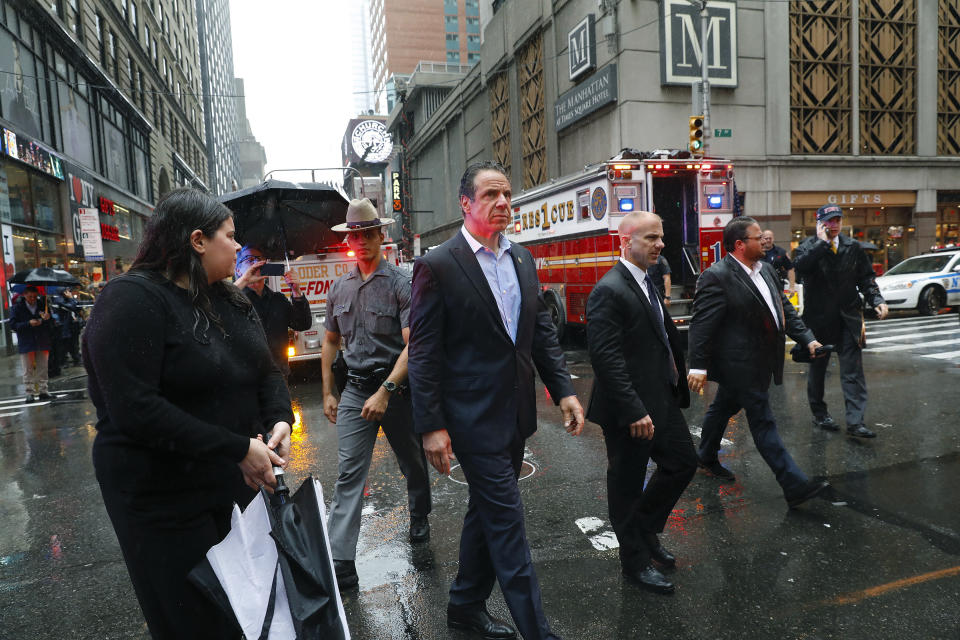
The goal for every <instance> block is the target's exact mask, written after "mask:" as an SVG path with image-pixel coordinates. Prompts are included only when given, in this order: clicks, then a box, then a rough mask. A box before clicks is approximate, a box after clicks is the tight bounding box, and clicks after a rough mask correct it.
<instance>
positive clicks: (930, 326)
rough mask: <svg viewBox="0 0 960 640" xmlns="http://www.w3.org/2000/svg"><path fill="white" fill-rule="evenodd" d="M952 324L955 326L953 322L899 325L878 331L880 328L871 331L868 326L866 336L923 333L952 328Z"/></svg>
mask: <svg viewBox="0 0 960 640" xmlns="http://www.w3.org/2000/svg"><path fill="white" fill-rule="evenodd" d="M954 324H956V323H954V322H931V323H930V324H924V325H915V324H912V325H909V326H903V325H901V326H897V327H883V328H882V329H880V328H877V329H871V328H869V325H868V327H867V335H868V336H871V335H877V336H882V335H889V334H894V333H908V332H910V331H921V332H922V331H924V330H925V329H937V328H939V327H946V326H952V325H954Z"/></svg>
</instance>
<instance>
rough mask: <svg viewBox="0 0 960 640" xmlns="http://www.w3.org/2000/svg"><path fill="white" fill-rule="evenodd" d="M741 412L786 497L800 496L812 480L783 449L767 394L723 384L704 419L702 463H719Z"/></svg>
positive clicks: (699, 453)
mask: <svg viewBox="0 0 960 640" xmlns="http://www.w3.org/2000/svg"><path fill="white" fill-rule="evenodd" d="M741 408H742V409H744V410H745V411H746V413H747V424H749V425H750V434H751V435H752V436H753V442H754V444H755V445H756V446H757V451H759V452H760V456H761V457H762V458H763V460H764V462H766V463H767V465H768V466H769V467H770V469H771V471H773V473H774V475H775V476H776V478H777V482H778V483H780V487H781V488H782V489H783V493H784V495H786V496H788V497H789V496H795V495H797V493H798V492H800V491H801V490H802V489H803V488H804V486H805V485H806V484H807V483H808V482H809V481H810V479H809V478H808V477H807V475H806V474H805V473H804V472H803V471H801V470H800V467H799V466H797V463H796V462H794V461H793V458H792V457H791V456H790V453H789V452H788V451H787V449H786V447H785V446H784V445H783V440H781V439H780V434H779V433H778V432H777V423H776V420H775V419H774V417H773V411H772V410H771V409H770V396H769V394H768V393H767V392H766V391H757V390H752V389H731V388H729V387H725V386H724V385H722V384H721V385H719V386H718V387H717V396H716V397H715V398H714V399H713V402H712V403H711V404H710V408H708V409H707V413H706V415H705V416H704V417H703V431H702V432H701V434H700V448H699V450H698V451H697V455H699V457H700V461H701V462H704V463H710V462H713V461H715V460H716V459H717V452H718V451H719V450H720V441H721V439H723V432H724V431H725V430H726V428H727V423H728V422H729V421H730V418H732V417H733V416H734V415H736V413H737V412H738V411H740V409H741Z"/></svg>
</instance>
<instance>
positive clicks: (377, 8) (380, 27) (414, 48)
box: [360, 0, 481, 113]
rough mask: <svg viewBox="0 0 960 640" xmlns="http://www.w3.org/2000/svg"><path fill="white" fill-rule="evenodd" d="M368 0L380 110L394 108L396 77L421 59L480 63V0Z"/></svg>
mask: <svg viewBox="0 0 960 640" xmlns="http://www.w3.org/2000/svg"><path fill="white" fill-rule="evenodd" d="M368 2H369V12H370V13H369V16H370V17H369V25H368V27H369V30H370V45H371V51H372V59H371V68H372V72H373V78H372V85H373V90H374V92H375V95H376V108H377V112H378V113H389V111H390V109H392V96H393V95H394V92H395V90H396V87H395V81H394V79H393V76H395V75H398V76H406V75H408V74H411V73H413V72H414V70H415V69H416V68H417V66H418V65H419V64H420V63H421V62H422V61H430V62H433V63H447V64H450V65H455V66H459V65H467V66H469V65H473V64H476V63H477V62H479V60H480V40H481V35H480V0H390V1H388V0H368ZM388 85H389V86H388ZM388 94H389V95H388ZM388 100H390V102H391V104H388ZM360 113H362V112H360Z"/></svg>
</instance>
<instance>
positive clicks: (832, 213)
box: [817, 204, 843, 222]
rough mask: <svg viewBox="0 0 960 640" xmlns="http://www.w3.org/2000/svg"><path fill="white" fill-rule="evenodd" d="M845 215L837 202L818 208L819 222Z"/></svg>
mask: <svg viewBox="0 0 960 640" xmlns="http://www.w3.org/2000/svg"><path fill="white" fill-rule="evenodd" d="M842 216H843V209H841V208H840V207H838V206H837V205H835V204H825V205H823V206H822V207H820V208H819V209H817V222H823V221H824V220H829V219H830V218H840V217H842Z"/></svg>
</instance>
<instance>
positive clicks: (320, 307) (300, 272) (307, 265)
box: [267, 244, 400, 366]
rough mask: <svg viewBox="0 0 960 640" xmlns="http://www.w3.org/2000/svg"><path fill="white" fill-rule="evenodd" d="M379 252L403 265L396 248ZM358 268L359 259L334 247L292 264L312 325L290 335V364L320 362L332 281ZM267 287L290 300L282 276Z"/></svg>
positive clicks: (271, 279) (269, 281)
mask: <svg viewBox="0 0 960 640" xmlns="http://www.w3.org/2000/svg"><path fill="white" fill-rule="evenodd" d="M380 250H381V251H382V252H383V259H384V260H386V261H387V262H389V263H390V264H393V265H395V266H399V265H400V258H399V256H400V254H399V252H398V251H397V245H396V244H384V245H383V246H382V247H381V248H380ZM355 264H357V259H356V258H355V257H354V255H353V251H350V250H349V249H348V248H347V247H346V245H345V244H343V245H334V246H331V247H330V248H329V249H328V250H327V251H324V252H323V253H319V254H312V255H306V256H300V257H299V258H297V259H296V260H291V261H290V266H289V268H290V269H291V270H292V271H293V272H294V273H296V274H297V278H298V279H299V280H300V293H302V294H303V295H305V296H306V297H307V301H308V302H309V303H310V316H311V318H312V320H313V323H312V325H311V326H310V328H309V329H307V330H306V331H294V330H292V329H290V330H289V332H290V343H289V346H288V347H287V361H288V362H289V363H290V364H291V366H292V365H293V363H295V362H303V361H306V360H314V359H319V358H320V349H321V345H322V344H323V334H324V331H325V329H324V327H323V323H324V319H325V318H326V313H327V294H328V293H330V287H331V286H332V285H333V281H334V280H336V279H337V278H339V277H340V276H342V275H344V274H346V273H348V272H349V271H350V270H351V269H353V267H354V265H355ZM267 284H268V285H269V286H270V288H271V289H273V290H274V291H281V292H283V294H284V295H286V296H290V295H291V291H290V287H288V286H287V282H286V280H284V279H283V278H282V277H280V276H271V277H269V278H267Z"/></svg>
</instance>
